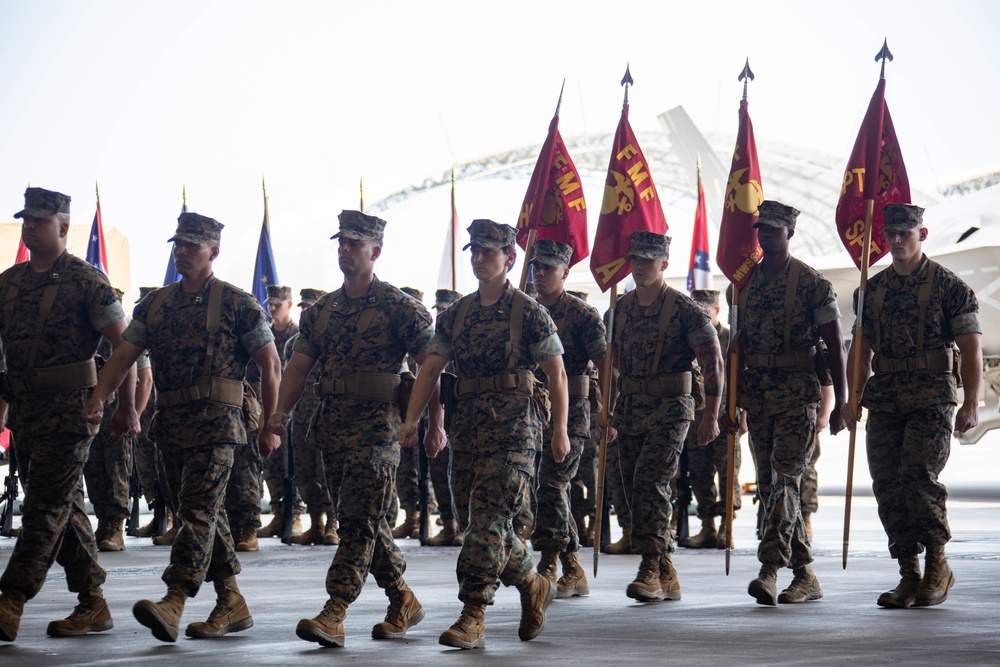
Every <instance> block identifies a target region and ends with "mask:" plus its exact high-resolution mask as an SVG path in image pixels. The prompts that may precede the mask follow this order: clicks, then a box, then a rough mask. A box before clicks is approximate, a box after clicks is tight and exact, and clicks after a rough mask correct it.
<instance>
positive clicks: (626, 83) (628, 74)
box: [622, 63, 635, 106]
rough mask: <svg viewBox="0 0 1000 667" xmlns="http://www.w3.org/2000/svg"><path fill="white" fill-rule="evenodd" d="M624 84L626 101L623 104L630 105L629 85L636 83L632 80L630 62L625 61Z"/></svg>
mask: <svg viewBox="0 0 1000 667" xmlns="http://www.w3.org/2000/svg"><path fill="white" fill-rule="evenodd" d="M622 85H623V86H625V101H624V102H623V103H622V104H623V106H628V87H629V86H634V85H635V81H633V80H632V74H631V72H629V63H625V76H623V77H622Z"/></svg>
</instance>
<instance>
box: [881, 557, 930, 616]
mask: <svg viewBox="0 0 1000 667" xmlns="http://www.w3.org/2000/svg"><path fill="white" fill-rule="evenodd" d="M897 560H898V561H899V576H900V579H899V584H898V585H897V586H896V587H895V588H893V589H892V590H891V591H886V592H885V593H882V595H880V596H878V603H877V604H878V606H880V607H889V608H891V609H908V608H910V607H912V606H913V603H914V602H916V601H917V589H918V588H920V556H919V555H916V554H915V555H913V556H906V557H904V558H899V559H897Z"/></svg>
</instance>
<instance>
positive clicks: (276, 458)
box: [247, 322, 302, 517]
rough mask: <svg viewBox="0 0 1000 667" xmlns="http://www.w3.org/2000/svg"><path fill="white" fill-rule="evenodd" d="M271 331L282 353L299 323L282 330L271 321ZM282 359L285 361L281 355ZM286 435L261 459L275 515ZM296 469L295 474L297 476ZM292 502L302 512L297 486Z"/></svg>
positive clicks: (282, 478) (285, 456) (281, 490)
mask: <svg viewBox="0 0 1000 667" xmlns="http://www.w3.org/2000/svg"><path fill="white" fill-rule="evenodd" d="M270 326H271V333H273V334H274V344H275V346H276V347H277V348H278V354H279V355H282V354H284V351H285V345H286V344H287V343H288V341H289V339H291V338H292V336H294V335H295V334H297V333H298V332H299V325H297V324H296V323H295V322H292V323H290V324H289V325H288V326H287V327H285V329H284V330H283V331H278V330H276V329H275V328H274V323H273V322H272V323H271V325H270ZM282 361H285V359H284V357H282ZM250 366H251V368H252V369H254V370H253V371H251V373H255V374H256V376H257V382H258V383H259V382H260V377H259V376H260V369H259V368H256V364H251V365H250ZM247 379H251V378H250V373H248V378H247ZM287 445H288V435H287V434H286V435H282V436H281V447H280V448H279V449H278V451H276V452H275V453H274V454H273V455H271V456H269V457H267V458H266V459H264V460H263V461H261V477H263V480H264V483H265V484H267V492H268V494H269V495H270V497H271V514H272V515H273V516H275V517H280V516H282V511H283V510H282V506H283V503H284V501H285V498H284V497H283V494H284V492H285V477H287V476H288V447H287ZM298 472H299V471H296V476H298ZM292 502H293V503H294V510H293V511H294V513H295V514H296V515H298V514H301V513H302V498H301V497H300V496H299V492H298V488H297V487H296V491H295V498H294V499H293V500H292Z"/></svg>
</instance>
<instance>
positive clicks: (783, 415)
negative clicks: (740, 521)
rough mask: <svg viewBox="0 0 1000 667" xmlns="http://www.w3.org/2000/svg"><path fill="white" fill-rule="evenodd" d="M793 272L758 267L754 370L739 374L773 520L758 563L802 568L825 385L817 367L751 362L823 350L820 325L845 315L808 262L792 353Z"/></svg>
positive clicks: (746, 346) (799, 288)
mask: <svg viewBox="0 0 1000 667" xmlns="http://www.w3.org/2000/svg"><path fill="white" fill-rule="evenodd" d="M789 267H790V263H789V264H787V265H786V267H785V269H784V270H783V271H781V272H779V273H777V274H776V275H767V273H766V272H765V271H764V270H763V268H762V267H760V266H758V267H757V268H756V269H755V270H754V273H753V276H752V277H751V279H750V282H749V283H748V284H747V286H746V287H745V288H744V290H746V291H747V294H746V307H745V308H744V309H742V310H741V313H742V323H741V325H740V329H741V332H742V336H743V350H744V353H745V358H746V359H748V364H747V368H743V369H741V370H740V373H739V382H738V395H737V404H738V405H739V406H740V407H741V408H743V409H745V410H746V411H747V426H748V428H749V430H750V442H751V447H752V450H753V455H754V464H755V466H756V468H757V485H758V489H759V492H760V497H761V498H762V499H763V502H764V508H765V514H766V518H765V524H764V535H763V537H762V539H761V543H760V546H759V548H758V550H757V558H758V559H759V560H760V562H761V563H773V564H776V565H779V566H782V567H784V566H786V565H789V564H791V566H792V567H793V568H798V567H800V566H805V565H808V564H809V563H811V562H812V552H811V550H810V548H809V545H808V543H807V541H806V537H805V531H804V526H803V519H802V511H801V508H800V500H799V480H800V479H801V477H802V474H803V471H804V470H805V467H806V465H807V463H808V462H809V459H810V457H811V456H812V454H813V443H814V440H815V435H816V414H817V412H818V410H819V402H820V398H821V393H820V383H819V379H818V378H817V375H816V372H815V364H813V366H812V367H811V368H810V369H802V370H798V369H795V368H778V367H772V368H769V367H767V366H764V365H757V364H756V363H750V360H751V356H752V355H762V356H765V355H780V354H784V353H791V352H792V351H795V350H804V349H807V348H810V347H815V346H816V344H817V343H818V341H819V327H820V326H821V325H823V324H827V323H829V322H834V321H836V320H837V319H839V318H840V310H839V309H838V308H837V296H836V294H835V293H834V291H833V286H832V285H831V284H830V281H828V280H827V279H826V278H824V277H823V274H821V273H820V272H818V271H816V270H815V269H813V268H812V267H810V266H807V265H805V264H802V265H801V273H800V275H799V279H798V282H797V285H796V288H795V296H794V305H793V307H792V311H791V323H790V339H789V340H790V343H789V348H788V349H787V350H786V349H785V348H784V336H785V330H786V321H785V297H786V288H787V285H788V279H789ZM741 300H742V297H741Z"/></svg>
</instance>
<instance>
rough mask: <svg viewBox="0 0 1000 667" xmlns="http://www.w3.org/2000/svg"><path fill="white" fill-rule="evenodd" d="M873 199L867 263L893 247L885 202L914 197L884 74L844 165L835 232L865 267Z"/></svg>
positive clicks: (875, 259)
mask: <svg viewBox="0 0 1000 667" xmlns="http://www.w3.org/2000/svg"><path fill="white" fill-rule="evenodd" d="M868 199H873V200H874V201H875V205H874V208H873V211H872V243H871V256H870V258H869V260H868V266H871V265H872V264H874V263H875V262H877V261H878V260H879V259H881V258H882V257H884V256H885V255H886V254H887V253H888V252H889V249H888V248H887V247H886V244H885V233H884V231H883V229H882V227H883V220H882V207H883V206H885V205H886V204H893V203H904V204H908V203H910V181H909V179H908V178H907V176H906V166H905V165H904V164H903V155H902V153H900V150H899V141H897V139H896V130H895V128H893V126H892V118H891V117H890V116H889V107H888V106H887V105H886V103H885V79H879V82H878V86H876V88H875V94H874V95H872V99H871V102H870V103H869V104H868V112H867V113H866V114H865V119H864V122H862V124H861V130H860V131H859V132H858V138H857V140H856V141H855V142H854V150H853V151H851V159H850V161H849V162H848V163H847V169H845V170H844V181H843V184H842V185H841V188H840V201H839V202H837V215H836V220H837V233H838V234H840V240H841V241H842V242H843V244H844V247H845V248H847V252H849V253H850V255H851V259H853V260H854V264H855V266H857V267H858V268H859V269H860V268H861V254H862V244H863V243H864V237H865V210H866V208H867V204H866V200H868Z"/></svg>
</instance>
